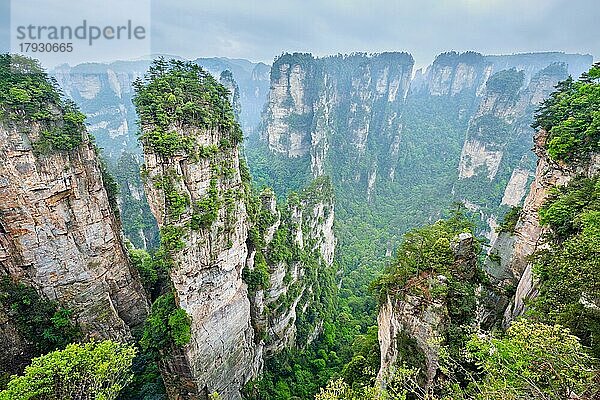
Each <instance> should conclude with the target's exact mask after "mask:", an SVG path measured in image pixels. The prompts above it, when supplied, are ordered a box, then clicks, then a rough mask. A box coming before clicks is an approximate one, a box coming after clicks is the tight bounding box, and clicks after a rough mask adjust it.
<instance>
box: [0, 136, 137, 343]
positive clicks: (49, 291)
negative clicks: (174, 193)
mask: <svg viewBox="0 0 600 400" xmlns="http://www.w3.org/2000/svg"><path fill="white" fill-rule="evenodd" d="M26 129H27V131H26V133H25V132H24V131H23V130H24V127H22V126H18V125H13V126H7V125H3V126H2V127H1V128H0V146H1V147H0V153H1V155H2V159H3V160H4V162H3V164H2V166H1V167H0V169H1V171H2V180H3V182H1V184H0V190H1V193H2V196H1V199H0V210H1V220H2V222H1V223H2V226H3V227H4V228H3V231H4V232H3V233H2V235H3V236H4V235H5V236H6V237H7V238H8V239H9V240H10V241H11V242H12V243H13V246H11V247H12V248H11V247H8V248H4V249H3V251H4V253H5V254H6V256H5V257H6V258H8V259H10V260H11V263H12V264H14V265H13V266H12V267H9V268H8V269H9V272H10V273H11V275H14V276H15V277H17V278H18V277H19V276H24V277H26V278H27V279H28V280H30V281H31V282H33V283H34V285H35V286H36V287H38V288H39V289H40V290H41V291H42V292H43V293H44V294H45V295H46V296H47V297H48V298H50V299H56V300H58V301H59V302H61V303H63V304H65V305H66V306H68V307H70V308H72V309H73V311H75V313H76V314H77V315H78V319H79V321H80V323H81V324H82V326H83V327H84V329H85V330H86V331H88V332H89V333H90V335H98V336H100V337H111V338H128V337H129V328H130V327H132V326H139V325H140V324H141V323H142V322H143V321H144V317H145V314H146V311H147V305H146V300H145V298H144V295H143V289H142V287H141V285H140V283H139V279H138V278H137V276H136V274H135V273H134V272H133V271H132V270H131V267H130V266H129V262H128V259H127V255H126V253H125V251H124V248H123V244H122V242H121V233H120V226H119V223H118V222H117V220H116V219H115V216H114V214H113V211H112V210H111V206H110V205H109V202H108V198H107V195H106V190H105V189H104V186H103V184H102V174H101V172H100V167H99V164H98V159H97V155H96V152H95V150H94V148H93V147H92V145H91V144H90V143H89V142H87V141H86V142H84V143H83V144H82V145H80V146H79V147H78V148H77V149H75V150H73V151H71V152H69V153H62V152H61V153H56V154H51V155H42V156H36V155H35V154H34V153H33V149H32V147H31V143H32V142H34V141H36V140H37V139H38V138H39V134H40V131H41V129H43V127H41V126H36V125H33V126H30V127H27V128H26Z"/></svg>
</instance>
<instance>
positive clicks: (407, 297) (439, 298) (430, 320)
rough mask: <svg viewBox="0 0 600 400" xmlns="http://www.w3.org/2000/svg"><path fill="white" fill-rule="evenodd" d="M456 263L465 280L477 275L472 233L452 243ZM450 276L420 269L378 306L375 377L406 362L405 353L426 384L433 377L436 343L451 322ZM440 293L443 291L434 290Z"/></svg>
mask: <svg viewBox="0 0 600 400" xmlns="http://www.w3.org/2000/svg"><path fill="white" fill-rule="evenodd" d="M452 249H453V251H454V257H455V265H457V266H458V267H457V270H460V271H462V275H461V277H460V279H461V280H463V281H464V282H467V281H471V280H473V279H474V277H475V275H476V270H477V267H476V255H475V252H474V246H473V236H472V235H471V234H468V233H463V234H460V235H459V236H458V237H457V238H456V239H455V241H454V243H453V244H452ZM450 279H452V277H450V276H445V275H443V274H437V275H436V274H435V273H427V272H423V273H422V274H420V275H419V276H417V277H414V278H412V279H411V280H409V281H408V282H407V284H406V285H405V287H403V288H394V290H391V291H390V293H388V295H387V296H386V298H385V301H384V302H383V303H382V305H381V306H380V308H379V315H378V317H377V325H378V327H379V331H378V336H379V345H380V350H381V364H380V365H381V366H380V370H379V374H378V380H380V381H381V380H385V378H386V376H387V374H388V372H389V371H390V369H391V368H392V367H393V366H395V365H396V364H397V363H398V364H399V365H402V363H407V361H408V360H407V357H409V358H411V359H412V360H415V359H416V360H420V361H421V362H422V363H423V365H409V366H410V367H415V368H419V369H421V370H423V371H424V375H425V376H424V378H425V379H426V384H427V385H430V384H432V383H433V382H434V380H435V379H436V376H437V375H438V368H439V346H440V345H442V344H443V341H444V338H445V336H446V333H447V329H448V327H449V325H450V324H451V316H450V313H449V307H450V305H449V298H448V292H449V290H448V288H449V280H450ZM434 291H435V292H436V293H443V294H442V295H439V294H433V292H434Z"/></svg>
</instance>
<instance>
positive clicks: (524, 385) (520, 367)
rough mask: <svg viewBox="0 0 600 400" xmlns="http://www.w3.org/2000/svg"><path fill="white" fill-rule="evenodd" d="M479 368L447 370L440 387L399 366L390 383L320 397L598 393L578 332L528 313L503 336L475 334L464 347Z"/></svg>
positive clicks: (338, 389) (501, 398)
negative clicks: (464, 373) (464, 375)
mask: <svg viewBox="0 0 600 400" xmlns="http://www.w3.org/2000/svg"><path fill="white" fill-rule="evenodd" d="M464 351H465V353H466V354H467V358H469V359H472V360H473V361H474V362H475V364H476V365H477V367H478V368H479V372H478V375H479V376H475V375H469V378H468V385H467V386H460V385H458V384H457V383H456V382H457V379H456V376H452V375H448V376H446V380H445V381H443V382H440V383H439V384H438V385H437V386H436V387H430V388H424V387H422V386H420V385H419V382H418V379H417V376H418V370H416V369H414V368H406V367H398V368H396V369H395V370H394V371H393V373H392V374H391V376H389V377H387V378H385V380H386V386H385V388H382V387H381V386H379V384H378V385H375V386H371V387H361V388H351V387H350V386H349V385H347V384H346V383H345V382H343V381H341V380H339V381H334V382H332V383H330V384H329V385H328V386H327V388H325V389H322V390H321V392H320V393H319V394H318V395H317V396H316V397H315V399H316V400H359V399H360V400H375V399H386V400H406V399H422V400H425V399H427V400H437V399H439V400H442V399H443V400H451V399H452V400H467V399H469V400H475V399H477V400H518V399H533V400H548V399H553V400H559V399H560V400H562V399H568V398H580V399H593V398H595V397H594V396H596V395H598V386H597V382H596V381H595V379H597V374H598V370H597V366H596V365H595V361H594V360H593V359H592V358H591V357H590V356H589V355H588V354H587V352H586V351H585V348H584V347H583V346H582V345H581V343H580V342H579V339H578V338H577V337H576V336H573V335H571V334H570V332H569V330H568V329H566V328H564V327H562V326H560V325H554V326H549V325H544V324H540V323H535V322H531V321H528V320H526V319H523V320H520V321H517V322H515V323H514V324H513V325H512V326H511V327H510V328H509V329H508V330H507V332H506V334H504V335H501V336H478V335H474V336H472V337H471V339H470V340H469V342H468V343H467V344H466V347H465V349H464Z"/></svg>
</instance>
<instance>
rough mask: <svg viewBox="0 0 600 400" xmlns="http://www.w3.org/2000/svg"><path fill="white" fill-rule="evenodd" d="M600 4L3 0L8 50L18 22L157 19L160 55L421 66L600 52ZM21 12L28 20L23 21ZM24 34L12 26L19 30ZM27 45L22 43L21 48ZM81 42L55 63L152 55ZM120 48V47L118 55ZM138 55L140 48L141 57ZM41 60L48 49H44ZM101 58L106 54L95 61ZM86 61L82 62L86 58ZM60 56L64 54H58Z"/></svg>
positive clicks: (3, 43) (565, 0)
mask: <svg viewBox="0 0 600 400" xmlns="http://www.w3.org/2000/svg"><path fill="white" fill-rule="evenodd" d="M599 3H600V0H77V1H75V0H27V1H25V0H0V48H2V49H3V51H6V50H5V49H6V48H7V47H8V46H7V44H8V31H9V23H8V17H9V15H11V11H10V10H11V8H10V6H9V5H10V4H12V19H11V23H12V26H13V28H12V31H14V30H15V25H17V24H18V25H20V24H29V23H37V24H40V25H45V24H54V25H62V24H67V23H68V24H72V25H73V26H75V24H76V23H78V22H79V23H80V22H81V20H82V19H83V18H87V19H88V21H90V22H91V23H96V24H104V23H109V24H120V23H123V21H127V20H128V19H132V20H133V21H134V22H135V23H142V24H143V25H145V24H146V22H147V19H146V17H145V15H148V18H149V19H150V25H151V29H150V31H151V36H150V44H151V45H150V46H149V47H150V50H148V51H149V52H152V53H162V54H172V55H179V56H182V57H185V58H190V59H193V58H197V57H212V56H223V57H234V58H246V59H249V60H252V61H263V62H267V63H271V62H272V60H273V58H274V57H275V56H277V55H279V54H281V53H282V52H284V51H289V52H294V51H303V52H312V53H313V54H316V55H319V56H323V55H328V54H337V53H349V52H354V51H364V52H382V51H407V52H409V53H411V54H412V55H413V56H414V58H415V60H416V64H417V66H425V65H428V64H430V63H431V62H432V61H433V59H434V57H435V56H436V55H437V54H439V53H441V52H444V51H449V50H456V51H466V50H475V51H479V52H481V53H484V54H507V53H515V52H532V51H566V52H577V53H584V54H592V55H593V56H594V58H595V59H596V60H597V59H598V58H599V56H600V35H599V34H598V24H599V22H600V4H599ZM15 15H17V16H18V17H15ZM14 33H15V32H12V34H14ZM16 44H18V42H13V51H15V50H14V47H15V45H16ZM105 45H106V51H103V50H102V47H101V45H100V44H97V45H94V47H93V48H89V49H87V50H89V51H88V52H86V51H84V50H86V49H85V48H82V47H81V46H79V47H78V48H77V49H76V50H77V51H76V52H73V53H72V54H70V55H68V56H69V57H70V58H67V59H61V57H63V56H66V55H65V54H62V55H60V54H58V55H55V56H60V57H58V58H57V59H56V60H52V59H49V60H48V63H49V64H52V63H58V62H69V63H71V62H72V61H73V62H83V61H100V59H101V60H102V61H109V60H108V59H106V58H111V59H113V60H114V59H117V58H121V59H122V58H127V56H128V55H129V56H130V57H132V58H133V57H138V56H139V54H141V53H142V52H145V51H147V48H143V46H142V45H141V44H139V45H140V46H139V47H140V48H139V49H137V48H136V49H135V50H136V51H130V50H129V49H128V48H127V47H123V43H121V44H120V45H119V46H114V47H110V45H111V43H105ZM117 50H119V51H117ZM136 52H137V53H138V54H136ZM38 56H39V55H38ZM92 56H96V58H98V60H94V59H93V57H92ZM77 57H79V58H77ZM55 58H56V57H55Z"/></svg>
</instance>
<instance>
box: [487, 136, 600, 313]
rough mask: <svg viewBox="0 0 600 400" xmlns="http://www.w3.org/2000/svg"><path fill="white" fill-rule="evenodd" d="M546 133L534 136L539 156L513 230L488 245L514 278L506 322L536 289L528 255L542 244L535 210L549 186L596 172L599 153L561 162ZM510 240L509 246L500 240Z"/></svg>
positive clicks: (543, 199) (542, 200)
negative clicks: (550, 149)
mask: <svg viewBox="0 0 600 400" xmlns="http://www.w3.org/2000/svg"><path fill="white" fill-rule="evenodd" d="M546 138H547V133H546V132H545V131H543V130H541V131H539V132H538V134H537V135H536V138H535V148H534V150H535V153H536V155H537V156H538V157H539V159H538V162H537V168H536V171H535V178H534V181H533V182H532V183H531V187H530V188H529V193H528V195H527V198H526V199H525V202H524V204H523V209H522V211H521V214H520V217H519V220H518V222H517V224H516V226H515V230H514V233H513V234H505V235H503V237H502V238H500V239H499V240H498V241H497V242H496V243H495V244H494V246H493V247H492V251H495V252H496V253H497V254H498V255H499V256H500V257H501V260H502V262H503V265H504V268H505V269H506V273H507V275H508V276H511V277H512V281H513V282H518V284H517V288H516V293H515V295H514V298H513V299H512V301H511V304H510V305H509V306H508V307H507V309H506V312H505V314H504V322H505V323H506V324H507V323H509V322H510V321H512V320H513V319H514V318H516V317H518V316H520V315H522V314H523V312H524V311H525V308H526V301H527V300H528V299H530V298H532V297H535V295H536V293H537V289H536V283H535V279H534V277H533V271H532V267H533V266H532V264H531V262H530V256H531V255H532V254H533V253H534V252H535V251H536V250H538V249H539V248H541V246H543V244H544V242H543V235H544V232H545V230H546V229H547V228H544V227H542V226H540V221H539V214H538V212H539V210H540V207H541V206H542V205H543V204H544V202H545V201H546V199H547V198H548V196H549V194H550V189H551V188H553V187H555V186H563V185H565V184H567V183H568V182H569V181H570V180H571V179H573V178H575V177H577V176H587V177H593V176H594V175H596V174H598V172H600V155H599V154H597V153H595V154H591V155H590V156H589V158H588V159H586V160H585V161H584V162H578V163H569V164H566V163H563V162H557V161H555V160H552V159H551V158H550V157H549V156H548V153H547V151H546ZM503 240H504V241H506V240H512V241H513V245H512V246H510V247H503V246H501V244H502V242H503Z"/></svg>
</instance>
